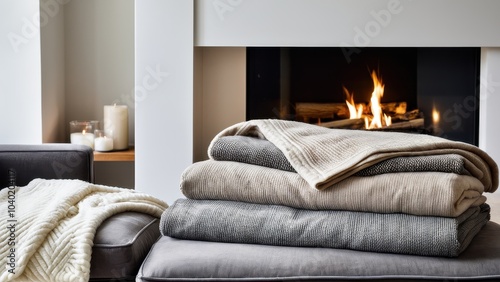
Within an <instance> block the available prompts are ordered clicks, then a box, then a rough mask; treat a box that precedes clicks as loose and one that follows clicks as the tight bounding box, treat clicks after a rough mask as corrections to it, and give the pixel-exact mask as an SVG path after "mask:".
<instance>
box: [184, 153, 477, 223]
mask: <svg viewBox="0 0 500 282" xmlns="http://www.w3.org/2000/svg"><path fill="white" fill-rule="evenodd" d="M181 191H182V193H183V194H184V195H185V196H186V197H187V198H191V199H199V200H203V199H207V200H209V199H210V200H231V201H242V202H249V203H259V204H274V205H284V206H290V207H295V208H302V209H314V210H325V209H336V210H350V211H366V212H379V213H401V212H402V213H408V214H415V215H435V216H450V217H453V216H458V215H459V214H461V213H462V212H464V211H465V210H467V209H468V208H470V207H473V206H478V205H480V204H482V203H484V202H485V201H486V197H484V196H483V195H482V194H483V192H484V185H483V184H482V183H481V181H479V180H478V179H476V178H475V177H472V176H469V175H459V174H454V173H443V172H401V173H386V174H381V175H375V176H370V177H365V176H351V177H349V178H347V179H344V180H343V181H341V182H339V183H336V184H333V185H332V186H330V187H329V188H328V189H323V190H318V189H314V188H312V187H310V186H309V184H308V183H307V182H306V181H305V180H304V179H303V178H302V177H301V176H300V175H299V174H297V173H293V172H288V171H282V170H278V169H271V168H267V167H263V166H257V165H250V164H245V163H239V162H229V161H214V160H207V161H202V162H198V163H194V164H192V165H190V166H189V167H188V168H186V169H185V170H184V172H183V174H182V176H181Z"/></svg>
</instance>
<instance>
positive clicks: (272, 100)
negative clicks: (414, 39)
mask: <svg viewBox="0 0 500 282" xmlns="http://www.w3.org/2000/svg"><path fill="white" fill-rule="evenodd" d="M246 51H247V52H246V60H247V62H246V65H247V73H246V76H247V85H246V89H247V91H246V118H247V120H248V119H257V118H280V119H288V120H299V121H304V120H303V116H302V111H303V106H304V105H308V107H312V105H315V106H319V107H321V108H323V107H325V106H322V105H335V107H337V104H338V105H344V104H345V103H346V100H347V97H348V96H347V95H346V91H347V93H348V94H350V95H351V96H352V98H353V101H354V102H355V103H364V104H365V105H368V104H369V103H370V100H371V96H372V92H373V91H374V81H373V79H372V76H371V74H372V73H376V74H377V76H378V79H379V80H380V82H381V84H382V85H383V90H382V91H383V96H382V97H381V98H380V102H381V103H382V104H383V105H387V104H389V103H391V104H392V103H396V104H397V105H400V104H401V103H404V104H405V105H406V111H405V112H407V113H408V112H410V111H413V112H412V113H417V114H416V116H415V117H416V118H418V119H416V118H415V117H412V121H418V122H421V124H420V123H419V125H418V128H417V129H418V130H415V128H414V126H413V124H416V123H409V122H407V123H408V125H406V124H405V123H401V122H400V123H397V124H396V123H393V124H392V126H396V125H398V126H399V127H398V130H400V131H401V130H403V131H410V130H409V129H410V128H409V127H410V126H411V129H412V130H411V131H412V132H420V133H428V134H433V135H438V136H442V137H446V138H449V139H453V140H458V141H463V142H467V143H470V144H474V145H477V144H478V127H479V126H478V120H479V86H480V84H479V82H480V79H479V78H480V73H479V72H480V71H479V70H480V48H472V47H461V48H458V47H433V48H430V47H371V48H342V47H248V48H247V50H246ZM345 108H346V109H347V106H345ZM366 108H367V107H366V106H365V112H369V111H370V110H369V109H366ZM384 110H385V109H384ZM308 111H311V109H308ZM341 111H342V110H341ZM326 112H327V113H324V112H321V113H318V115H319V116H321V115H323V116H322V118H317V120H316V119H312V120H311V119H309V118H307V120H306V121H307V122H311V123H318V124H321V123H322V124H335V125H337V124H346V122H344V121H342V119H344V118H346V117H345V116H340V117H339V116H338V115H337V114H335V115H333V114H332V115H331V116H329V115H328V110H326ZM325 114H326V115H325ZM342 115H344V113H343V112H342ZM394 117H395V116H393V120H394ZM348 118H349V117H347V119H348ZM331 120H340V121H342V122H341V123H339V122H333V123H332V122H331ZM360 121H361V120H360ZM405 122H406V121H405ZM356 126H357V125H356ZM362 126H364V125H363V124H362ZM333 127H336V126H333ZM391 128H392V127H391V126H389V127H387V128H386V130H388V129H391ZM401 128H403V129H401Z"/></svg>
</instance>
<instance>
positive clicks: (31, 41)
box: [0, 0, 42, 144]
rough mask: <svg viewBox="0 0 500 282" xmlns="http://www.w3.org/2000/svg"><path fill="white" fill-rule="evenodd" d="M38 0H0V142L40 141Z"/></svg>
mask: <svg viewBox="0 0 500 282" xmlns="http://www.w3.org/2000/svg"><path fill="white" fill-rule="evenodd" d="M38 15H39V2H38V0H23V1H18V0H2V1H0V35H1V36H2V40H0V62H1V63H0V119H1V120H2V121H3V122H2V124H1V125H0V143H31V144H33V143H41V142H42V119H41V117H42V105H41V103H42V102H41V91H42V90H41V67H40V28H39V26H40V22H39V20H38Z"/></svg>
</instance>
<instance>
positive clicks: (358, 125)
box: [318, 118, 365, 129]
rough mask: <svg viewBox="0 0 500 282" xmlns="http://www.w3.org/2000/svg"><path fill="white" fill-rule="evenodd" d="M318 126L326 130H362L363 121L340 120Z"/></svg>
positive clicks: (358, 119)
mask: <svg viewBox="0 0 500 282" xmlns="http://www.w3.org/2000/svg"><path fill="white" fill-rule="evenodd" d="M318 125H321V126H324V127H328V128H344V129H364V128H365V120H364V119H362V118H356V119H340V120H334V121H328V122H322V123H319V124H318Z"/></svg>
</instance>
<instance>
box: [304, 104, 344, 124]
mask: <svg viewBox="0 0 500 282" xmlns="http://www.w3.org/2000/svg"><path fill="white" fill-rule="evenodd" d="M295 114H296V116H297V120H299V121H304V122H310V120H318V119H334V118H339V119H346V118H349V109H348V108H347V105H346V104H345V103H296V104H295Z"/></svg>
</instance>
